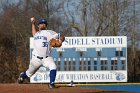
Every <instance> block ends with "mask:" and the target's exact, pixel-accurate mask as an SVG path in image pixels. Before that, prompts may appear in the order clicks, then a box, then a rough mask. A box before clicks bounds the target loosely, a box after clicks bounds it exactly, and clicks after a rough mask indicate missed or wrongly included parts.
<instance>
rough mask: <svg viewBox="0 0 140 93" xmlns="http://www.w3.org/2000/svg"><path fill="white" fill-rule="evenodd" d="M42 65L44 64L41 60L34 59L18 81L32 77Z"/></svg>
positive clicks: (21, 81)
mask: <svg viewBox="0 0 140 93" xmlns="http://www.w3.org/2000/svg"><path fill="white" fill-rule="evenodd" d="M41 65H42V64H41V62H39V59H32V60H31V62H30V64H29V68H28V69H27V70H26V71H24V72H22V73H21V74H20V76H19V78H18V83H23V81H24V80H25V79H26V78H28V77H31V76H32V75H33V74H34V73H35V72H36V71H37V70H38V68H39V67H40V66H41Z"/></svg>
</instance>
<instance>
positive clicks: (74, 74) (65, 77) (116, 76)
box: [30, 71, 127, 83]
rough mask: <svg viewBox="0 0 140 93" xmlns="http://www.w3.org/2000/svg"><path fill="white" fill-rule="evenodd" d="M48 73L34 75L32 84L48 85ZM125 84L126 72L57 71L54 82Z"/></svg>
mask: <svg viewBox="0 0 140 93" xmlns="http://www.w3.org/2000/svg"><path fill="white" fill-rule="evenodd" d="M49 81H50V77H49V72H46V73H40V72H37V73H35V74H34V75H33V76H32V78H31V81H30V82H32V83H48V82H49ZM71 81H74V82H127V73H126V71H58V72H57V76H56V80H55V82H57V83H64V82H71Z"/></svg>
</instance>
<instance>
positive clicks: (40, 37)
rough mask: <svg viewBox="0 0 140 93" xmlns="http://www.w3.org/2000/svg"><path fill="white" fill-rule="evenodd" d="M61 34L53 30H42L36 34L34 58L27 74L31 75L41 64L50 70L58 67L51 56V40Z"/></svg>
mask: <svg viewBox="0 0 140 93" xmlns="http://www.w3.org/2000/svg"><path fill="white" fill-rule="evenodd" d="M58 35H59V34H58V33H56V32H54V31H52V30H41V31H38V32H37V33H35V35H34V41H33V44H34V49H33V52H32V59H31V62H30V65H29V68H28V70H27V71H26V74H27V76H28V77H31V76H32V75H33V74H34V73H35V71H37V70H38V69H39V67H40V66H45V67H48V68H49V69H50V70H53V69H56V64H55V62H54V61H53V58H52V57H50V52H51V47H50V45H49V41H50V40H51V39H52V38H58V37H59V36H58Z"/></svg>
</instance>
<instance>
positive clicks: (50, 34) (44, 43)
mask: <svg viewBox="0 0 140 93" xmlns="http://www.w3.org/2000/svg"><path fill="white" fill-rule="evenodd" d="M52 38H58V34H57V33H56V32H54V31H52V30H41V31H38V32H37V33H35V35H34V50H33V52H32V54H34V55H36V56H40V57H46V56H49V54H50V51H51V47H50V45H49V41H50V40H51V39H52Z"/></svg>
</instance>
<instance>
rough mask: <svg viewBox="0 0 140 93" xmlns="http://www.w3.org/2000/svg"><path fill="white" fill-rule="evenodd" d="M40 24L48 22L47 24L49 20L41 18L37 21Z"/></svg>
mask: <svg viewBox="0 0 140 93" xmlns="http://www.w3.org/2000/svg"><path fill="white" fill-rule="evenodd" d="M39 24H46V25H47V21H46V20H45V19H39V20H38V21H37V25H39Z"/></svg>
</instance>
